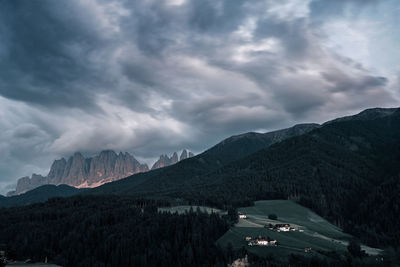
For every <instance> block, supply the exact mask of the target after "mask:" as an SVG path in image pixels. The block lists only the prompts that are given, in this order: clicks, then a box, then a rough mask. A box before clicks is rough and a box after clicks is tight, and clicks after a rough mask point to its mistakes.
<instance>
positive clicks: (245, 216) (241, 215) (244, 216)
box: [238, 212, 247, 219]
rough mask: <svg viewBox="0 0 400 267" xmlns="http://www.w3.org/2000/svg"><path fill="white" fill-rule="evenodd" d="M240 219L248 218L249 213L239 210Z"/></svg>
mask: <svg viewBox="0 0 400 267" xmlns="http://www.w3.org/2000/svg"><path fill="white" fill-rule="evenodd" d="M238 214H239V219H247V215H246V214H244V213H241V212H239V213H238Z"/></svg>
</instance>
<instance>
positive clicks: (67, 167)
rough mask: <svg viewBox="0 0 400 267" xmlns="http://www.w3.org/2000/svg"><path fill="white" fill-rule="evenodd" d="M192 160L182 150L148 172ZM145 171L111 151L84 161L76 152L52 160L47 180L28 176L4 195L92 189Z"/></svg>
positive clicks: (129, 157) (128, 156) (127, 157)
mask: <svg viewBox="0 0 400 267" xmlns="http://www.w3.org/2000/svg"><path fill="white" fill-rule="evenodd" d="M192 156H193V153H192V152H189V153H188V152H187V150H186V149H184V150H183V151H182V154H181V156H180V158H179V159H178V155H177V153H176V152H175V153H174V154H173V156H171V158H169V157H168V156H167V155H161V156H160V159H159V160H158V161H157V162H155V163H154V165H153V167H152V169H158V168H162V167H166V166H170V165H172V164H175V163H177V162H178V161H180V160H183V159H186V158H188V157H192ZM148 170H149V167H148V166H147V164H141V163H140V162H139V161H138V160H136V159H135V157H134V156H132V155H131V154H129V153H127V152H125V153H122V152H120V153H119V154H117V153H115V152H114V151H112V150H105V151H102V152H101V153H100V154H99V155H96V156H94V157H89V158H85V157H84V156H83V155H82V154H81V153H80V152H76V153H75V154H74V155H73V156H71V157H69V159H68V160H66V159H64V158H61V159H59V160H55V161H54V162H53V164H52V165H51V168H50V171H49V173H48V175H47V176H42V175H40V174H32V176H31V177H22V178H20V179H18V182H17V187H16V190H15V191H11V192H9V193H8V194H7V195H8V196H13V195H19V194H22V193H25V192H27V191H29V190H32V189H34V188H37V187H39V186H42V185H47V184H52V185H61V184H64V185H69V186H73V187H77V188H88V187H89V188H93V187H96V186H99V185H102V184H105V183H109V182H112V181H116V180H119V179H121V178H125V177H127V176H130V175H133V174H136V173H140V172H146V171H148Z"/></svg>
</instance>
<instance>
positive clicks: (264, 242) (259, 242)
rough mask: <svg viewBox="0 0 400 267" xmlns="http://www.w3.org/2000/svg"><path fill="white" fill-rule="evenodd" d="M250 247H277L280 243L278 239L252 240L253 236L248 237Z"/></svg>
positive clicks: (263, 238)
mask: <svg viewBox="0 0 400 267" xmlns="http://www.w3.org/2000/svg"><path fill="white" fill-rule="evenodd" d="M246 241H248V242H249V243H248V245H249V246H277V245H278V241H277V240H276V239H271V238H269V237H263V236H259V237H256V238H252V237H251V236H247V237H246Z"/></svg>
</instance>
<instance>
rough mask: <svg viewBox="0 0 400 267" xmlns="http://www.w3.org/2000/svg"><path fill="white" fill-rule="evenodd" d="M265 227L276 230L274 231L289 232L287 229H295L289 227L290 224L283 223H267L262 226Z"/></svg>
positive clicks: (294, 229)
mask: <svg viewBox="0 0 400 267" xmlns="http://www.w3.org/2000/svg"><path fill="white" fill-rule="evenodd" d="M264 227H265V228H268V229H269V230H271V231H276V232H289V231H296V230H297V229H296V228H294V227H291V226H290V224H288V223H285V224H280V223H278V224H275V225H273V224H271V223H270V224H268V225H265V226H264ZM299 232H303V231H302V230H299Z"/></svg>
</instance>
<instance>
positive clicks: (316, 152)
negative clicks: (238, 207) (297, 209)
mask: <svg viewBox="0 0 400 267" xmlns="http://www.w3.org/2000/svg"><path fill="white" fill-rule="evenodd" d="M369 112H370V111H369ZM377 112H379V113H380V112H381V111H380V110H377ZM375 115H376V114H375ZM150 182H151V181H148V182H147V183H150ZM196 183H197V184H203V186H198V187H195V188H193V189H191V190H189V191H187V190H185V189H181V190H176V191H174V192H172V191H173V190H171V195H173V196H175V197H177V196H179V197H184V198H187V199H192V200H197V201H201V200H203V201H208V202H210V201H211V202H213V203H215V204H218V203H219V204H221V203H234V202H243V201H246V200H255V199H270V198H276V197H282V198H291V197H296V198H298V199H300V203H301V204H303V205H306V206H308V207H311V208H312V209H313V210H314V211H316V212H318V213H319V214H321V215H323V216H324V217H326V218H328V219H329V220H331V221H332V222H336V223H337V224H338V225H339V226H341V227H344V229H345V230H347V231H349V232H352V233H354V234H356V235H358V236H363V237H364V239H365V241H367V242H369V243H370V244H374V245H387V244H391V245H399V240H400V231H399V230H398V229H397V227H393V225H395V224H396V222H397V221H398V218H399V217H398V216H399V214H400V212H399V209H400V111H399V110H395V111H394V112H392V113H390V114H388V115H386V116H372V117H371V119H368V118H366V117H362V118H360V117H357V116H356V117H354V118H353V119H351V120H339V121H336V122H331V123H328V124H325V125H324V126H322V127H320V128H318V129H315V130H313V131H311V132H309V133H307V134H304V135H302V136H297V137H293V138H290V139H287V140H285V141H283V142H280V143H277V144H275V145H272V146H271V147H269V148H267V149H265V150H262V151H259V152H256V153H255V154H253V155H251V156H249V157H247V158H246V159H242V160H240V161H236V162H234V163H231V164H229V165H227V166H225V167H223V168H221V169H219V170H217V171H216V172H214V173H210V174H208V175H205V176H202V177H201V178H200V179H199V180H198V181H196ZM145 186H146V185H142V187H145ZM148 188H150V187H149V186H146V189H148Z"/></svg>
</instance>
